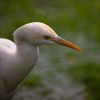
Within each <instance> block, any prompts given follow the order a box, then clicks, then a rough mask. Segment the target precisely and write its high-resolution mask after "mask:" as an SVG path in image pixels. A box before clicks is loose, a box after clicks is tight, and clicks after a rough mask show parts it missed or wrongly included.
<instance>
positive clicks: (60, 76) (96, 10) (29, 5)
mask: <svg viewBox="0 0 100 100" xmlns="http://www.w3.org/2000/svg"><path fill="white" fill-rule="evenodd" d="M37 21H38V22H43V23H46V24H48V25H49V26H51V27H52V28H53V29H54V30H55V31H56V32H57V34H58V35H59V36H61V37H63V38H65V39H67V40H69V41H71V42H73V43H74V44H76V45H78V46H79V47H80V48H81V49H82V50H83V51H84V52H83V53H80V52H76V51H74V50H71V49H69V48H66V47H58V46H49V47H48V46H41V47H40V55H39V59H38V62H37V64H36V66H35V67H34V68H33V70H32V71H31V73H30V74H29V75H28V76H27V77H26V78H25V80H24V81H23V82H22V85H21V88H20V90H19V91H18V93H17V94H16V95H15V96H14V98H13V99H12V100H100V1H99V0H1V1H0V37H3V38H8V39H11V40H12V41H13V32H14V30H16V29H17V28H18V27H20V26H22V25H24V24H26V23H29V22H37Z"/></svg>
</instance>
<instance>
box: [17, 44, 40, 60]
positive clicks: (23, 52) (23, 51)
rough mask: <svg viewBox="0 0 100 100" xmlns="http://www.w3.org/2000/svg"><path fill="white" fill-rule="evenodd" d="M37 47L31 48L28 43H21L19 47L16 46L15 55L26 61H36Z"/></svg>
mask: <svg viewBox="0 0 100 100" xmlns="http://www.w3.org/2000/svg"><path fill="white" fill-rule="evenodd" d="M38 53H39V52H38V47H37V46H33V45H31V44H28V43H23V44H21V45H17V55H18V56H19V57H21V58H22V59H24V60H25V59H27V60H29V61H31V59H32V60H33V59H37V57H38Z"/></svg>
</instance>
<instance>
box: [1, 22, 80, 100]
mask: <svg viewBox="0 0 100 100" xmlns="http://www.w3.org/2000/svg"><path fill="white" fill-rule="evenodd" d="M13 37H14V42H15V43H13V42H12V41H10V40H8V39H4V38H0V100H10V99H11V98H12V97H13V95H14V94H15V92H16V90H17V88H18V86H19V84H20V83H21V81H22V80H23V79H24V78H25V77H26V76H27V75H28V74H29V72H30V71H31V70H32V68H33V67H34V65H35V64H36V61H37V59H38V55H39V50H38V46H39V45H50V44H55V45H62V46H67V47H70V48H72V49H75V50H78V51H82V50H81V49H80V48H79V47H77V46H76V45H74V44H72V43H70V42H68V41H67V40H64V39H62V38H61V37H59V36H58V35H57V34H56V33H55V32H54V30H53V29H52V28H50V27H49V26H47V25H46V24H44V23H40V22H32V23H28V24H25V25H23V26H21V27H20V28H18V29H17V30H16V31H15V32H14V33H13Z"/></svg>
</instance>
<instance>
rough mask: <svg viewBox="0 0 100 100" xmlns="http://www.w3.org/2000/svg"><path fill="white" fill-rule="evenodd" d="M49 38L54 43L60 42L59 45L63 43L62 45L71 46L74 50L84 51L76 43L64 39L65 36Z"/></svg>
mask: <svg viewBox="0 0 100 100" xmlns="http://www.w3.org/2000/svg"><path fill="white" fill-rule="evenodd" d="M48 40H51V41H53V42H54V43H56V44H59V45H62V46H66V47H69V48H72V49H74V50H77V51H80V52H83V51H82V50H81V49H80V48H79V47H78V46H76V45H74V44H73V43H71V42H69V41H67V40H65V39H63V38H60V37H56V38H51V37H50V38H48Z"/></svg>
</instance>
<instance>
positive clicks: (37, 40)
mask: <svg viewBox="0 0 100 100" xmlns="http://www.w3.org/2000/svg"><path fill="white" fill-rule="evenodd" d="M14 37H15V41H16V38H17V40H18V39H20V41H22V40H23V41H27V42H28V43H30V44H33V45H36V46H38V45H51V44H54V45H61V46H66V47H69V48H72V49H74V50H77V51H82V50H81V49H80V48H79V47H78V46H76V45H74V44H73V43H71V42H69V41H67V40H65V39H63V38H61V37H59V36H58V35H57V34H56V33H55V31H54V30H53V29H52V28H50V27H49V26H48V25H46V24H44V23H40V22H33V23H29V24H26V25H24V26H22V27H20V28H19V29H17V30H16V31H15V32H14Z"/></svg>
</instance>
